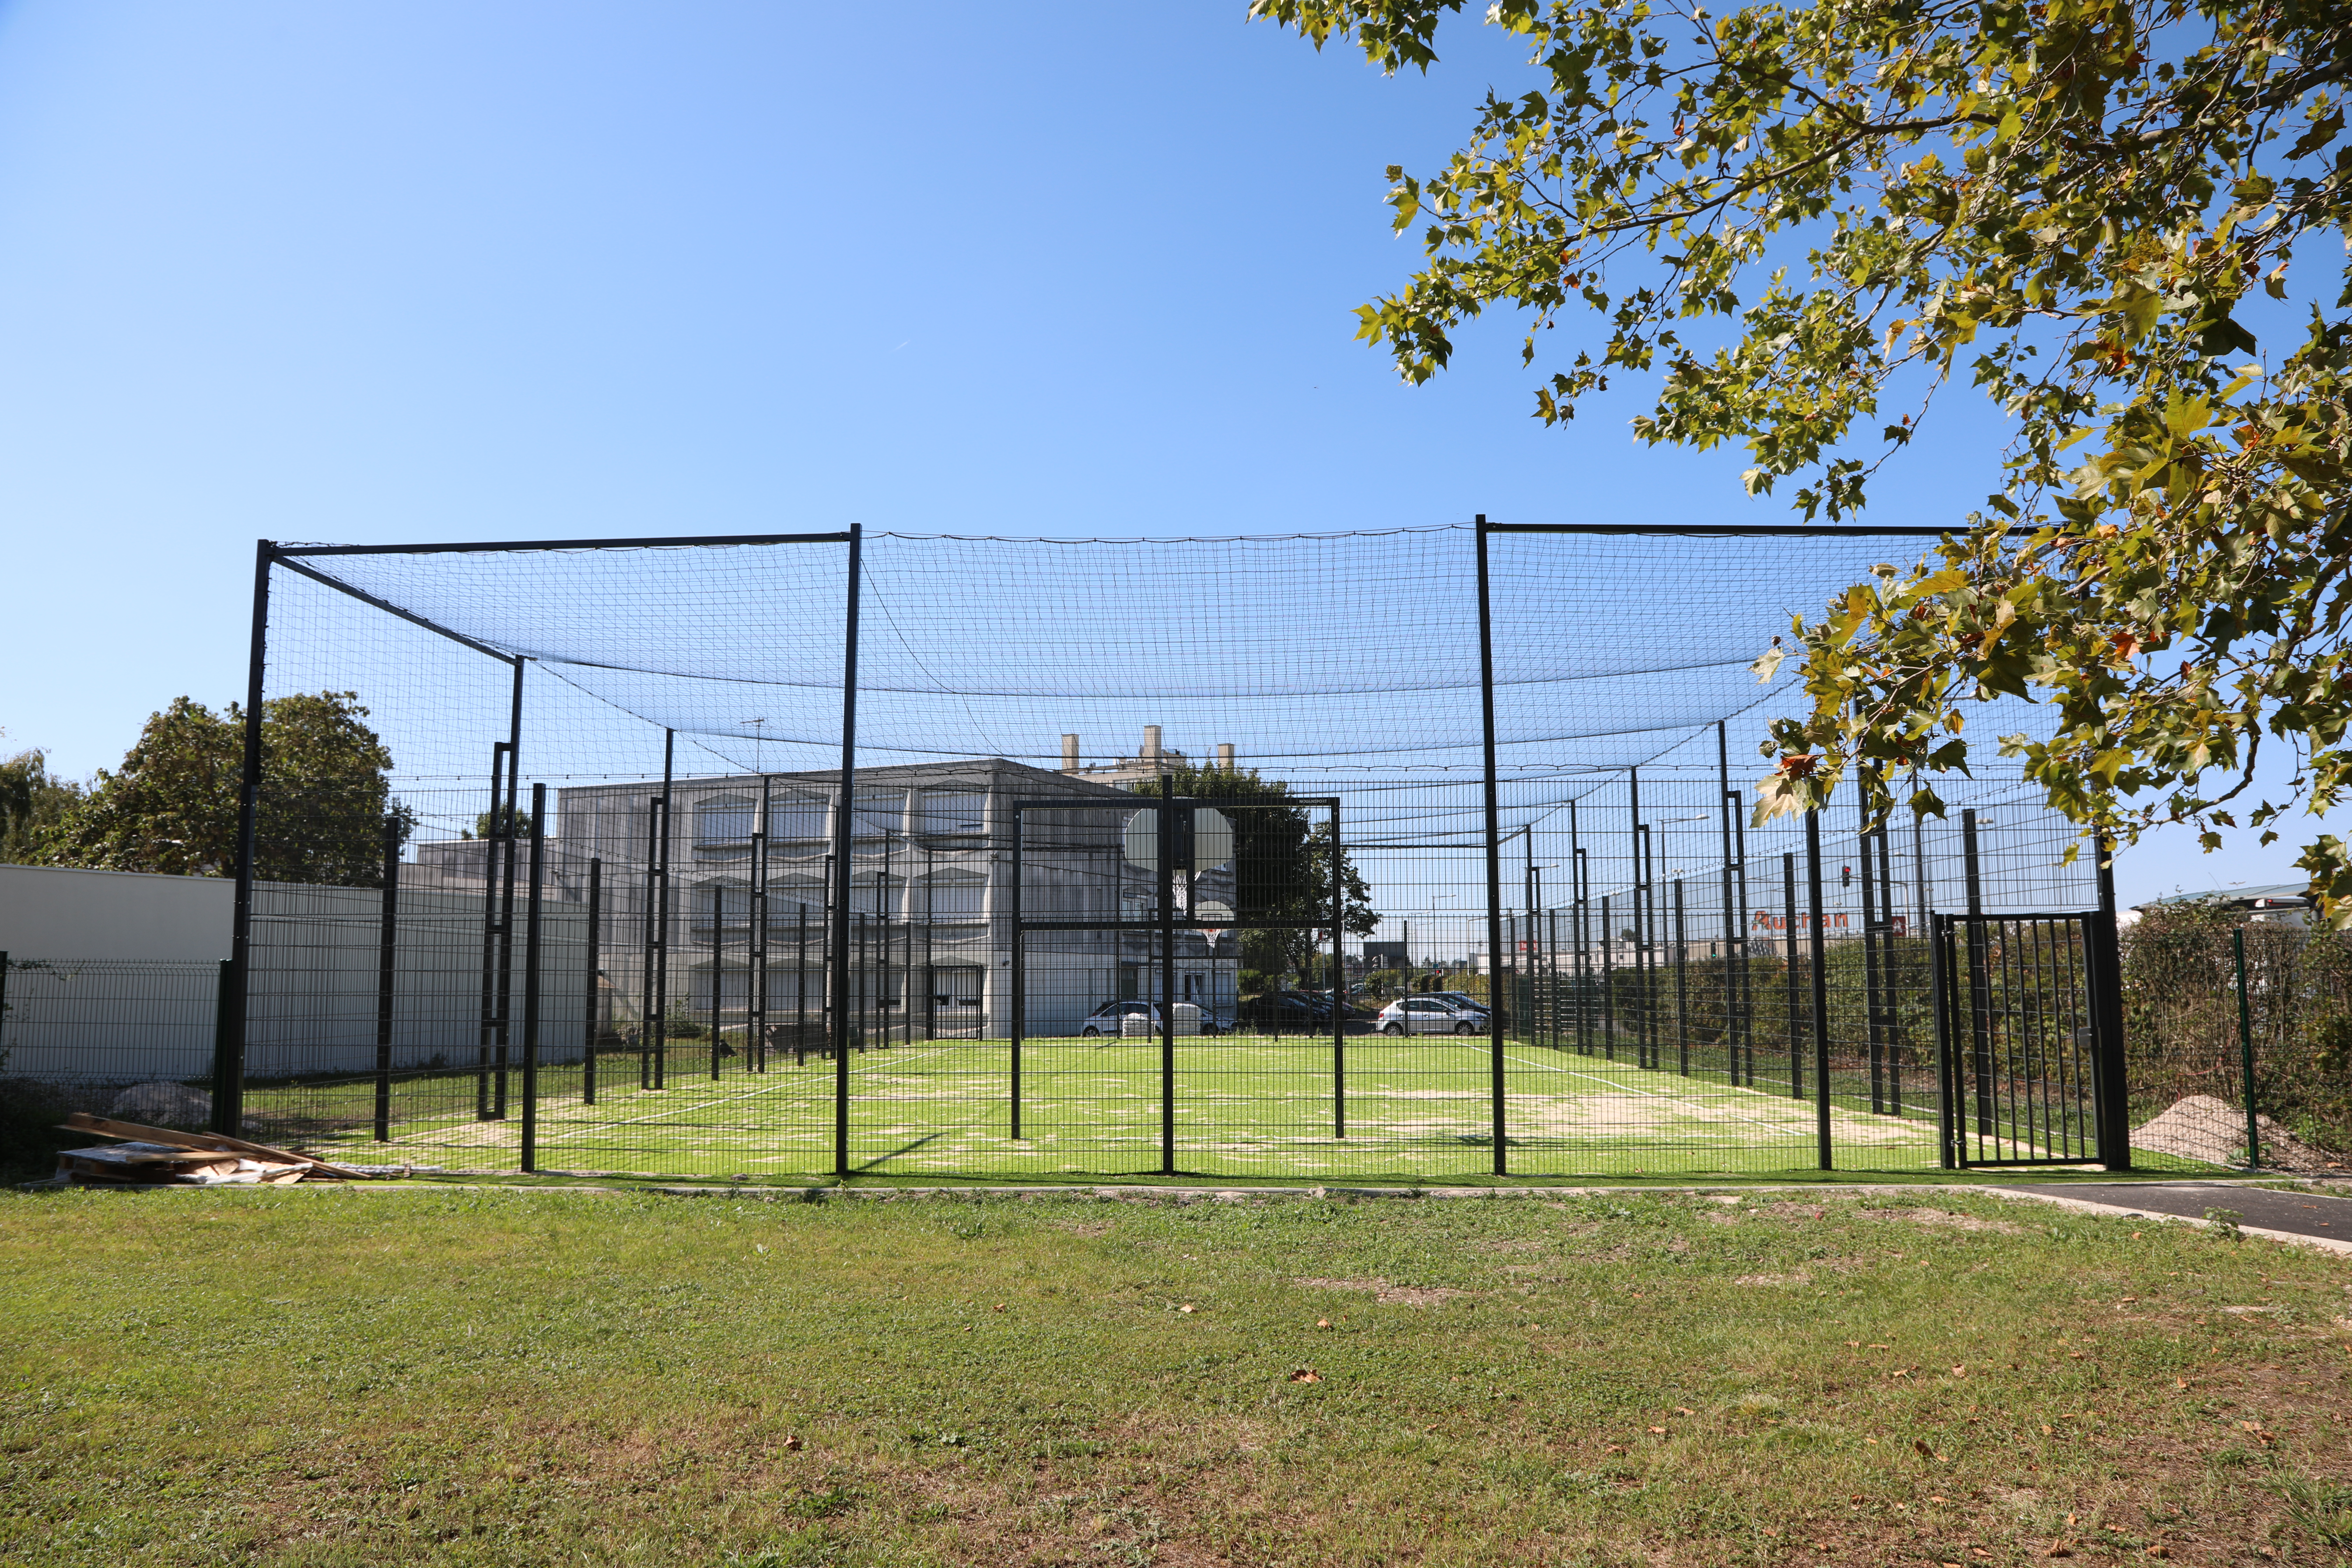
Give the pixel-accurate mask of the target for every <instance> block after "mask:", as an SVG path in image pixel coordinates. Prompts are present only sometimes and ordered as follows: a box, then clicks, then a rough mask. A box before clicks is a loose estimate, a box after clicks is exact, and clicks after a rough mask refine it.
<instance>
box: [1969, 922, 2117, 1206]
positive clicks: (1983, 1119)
mask: <svg viewBox="0 0 2352 1568" xmlns="http://www.w3.org/2000/svg"><path fill="white" fill-rule="evenodd" d="M2101 919H2102V917H2101V914H2100V912H2099V911H2097V910H2084V911H2071V912H2062V913H2021V914H1981V913H1979V914H1938V915H1937V916H1936V917H1935V929H1934V949H1933V956H1934V962H1935V1016H1936V1046H1937V1052H1936V1054H1937V1064H1938V1067H1939V1068H1940V1071H1939V1078H1940V1080H1941V1085H1942V1090H1943V1092H1942V1095H1941V1101H1942V1106H1943V1114H1942V1117H1941V1119H1940V1120H1941V1127H1940V1131H1941V1132H1942V1136H1943V1146H1944V1153H1945V1163H1946V1164H1947V1165H1948V1167H1951V1168H1953V1169H1967V1168H1969V1167H1970V1166H1979V1165H2075V1164H2086V1163H2106V1162H2107V1160H2108V1159H2109V1156H2110V1154H2111V1152H2112V1151H2114V1150H2115V1149H2116V1148H2117V1147H2118V1146H2119V1142H2120V1139H2121V1138H2122V1137H2124V1136H2125V1135H2126V1133H2125V1131H2124V1130H2123V1129H2121V1128H2119V1127H2117V1126H2116V1118H2117V1116H2118V1114H2119V1111H2118V1102H2119V1101H2120V1100H2121V1099H2122V1077H2123V1075H2122V1072H2121V1070H2120V1068H2121V1060H2122V1054H2123V1053H2122V1042H2121V1040H2120V1038H2119V1037H2118V1036H2119V1030H2118V1029H2117V1027H2116V1025H2117V1022H2118V1021H2119V1018H2120V1012H2121V1009H2120V1006H2119V1005H2118V1004H2119V1000H2120V999H2119V997H2118V996H2117V995H2116V981H2117V979H2118V978H2119V977H2118V976H2116V975H2115V974H2114V973H2111V971H2110V969H2109V965H2108V964H2107V963H2105V952H2111V951H2112V949H2105V950H2104V951H2103V948H2104V944H2103V943H2102V942H2100V940H2099V938H2100V934H2101V933H2100V924H2101Z"/></svg>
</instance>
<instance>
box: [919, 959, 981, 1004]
mask: <svg viewBox="0 0 2352 1568" xmlns="http://www.w3.org/2000/svg"><path fill="white" fill-rule="evenodd" d="M980 983H981V972H980V966H979V965H978V964H969V965H967V964H961V963H957V964H939V965H936V966H934V967H933V968H932V970H931V1005H933V1006H934V1007H941V1008H961V1007H978V1006H979V1005H980Z"/></svg>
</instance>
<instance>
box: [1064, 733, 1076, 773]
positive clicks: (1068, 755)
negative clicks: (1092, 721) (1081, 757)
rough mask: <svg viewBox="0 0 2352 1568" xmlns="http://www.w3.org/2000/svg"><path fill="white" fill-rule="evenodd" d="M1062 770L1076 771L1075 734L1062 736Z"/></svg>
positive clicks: (1066, 771) (1067, 771)
mask: <svg viewBox="0 0 2352 1568" xmlns="http://www.w3.org/2000/svg"><path fill="white" fill-rule="evenodd" d="M1062 771H1063V772H1064V773H1076V772H1077V771H1078V738H1077V737H1076V735H1065V736H1063V737H1062Z"/></svg>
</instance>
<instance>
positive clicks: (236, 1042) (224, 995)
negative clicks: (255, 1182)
mask: <svg viewBox="0 0 2352 1568" xmlns="http://www.w3.org/2000/svg"><path fill="white" fill-rule="evenodd" d="M5 959H6V955H5V953H0V974H5V973H7V965H6V963H5ZM243 1026H244V1020H243V1019H242V1018H240V1017H239V1016H237V1010H236V960H235V959H233V958H224V959H222V960H221V961H220V973H219V974H218V975H217V976H216V977H215V980H214V989H213V1128H212V1130H213V1131H215V1132H221V1133H225V1134H226V1135H227V1136H229V1137H231V1138H234V1137H236V1135H237V1133H238V1131H240V1129H238V1128H236V1127H223V1126H222V1125H221V1124H220V1123H221V1118H220V1106H221V1101H222V1100H223V1099H224V1098H225V1097H233V1096H235V1095H236V1091H237V1088H238V1084H237V1079H238V1075H239V1074H240V1072H242V1070H243V1068H244V1063H243V1061H242V1060H241V1058H242V1055H243V1052H242V1051H241V1050H240V1048H239V1047H240V1046H241V1045H242V1041H241V1040H240V1039H239V1032H240V1031H241V1030H242V1028H243Z"/></svg>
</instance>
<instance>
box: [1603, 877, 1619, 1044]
mask: <svg viewBox="0 0 2352 1568" xmlns="http://www.w3.org/2000/svg"><path fill="white" fill-rule="evenodd" d="M1601 1057H1602V1058H1603V1059H1604V1060H1607V1061H1612V1062H1613V1061H1615V1060H1616V1059H1617V942H1616V939H1615V938H1614V937H1612V935H1611V934H1610V931H1609V895H1608V894H1606V893H1603V894H1601Z"/></svg>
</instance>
